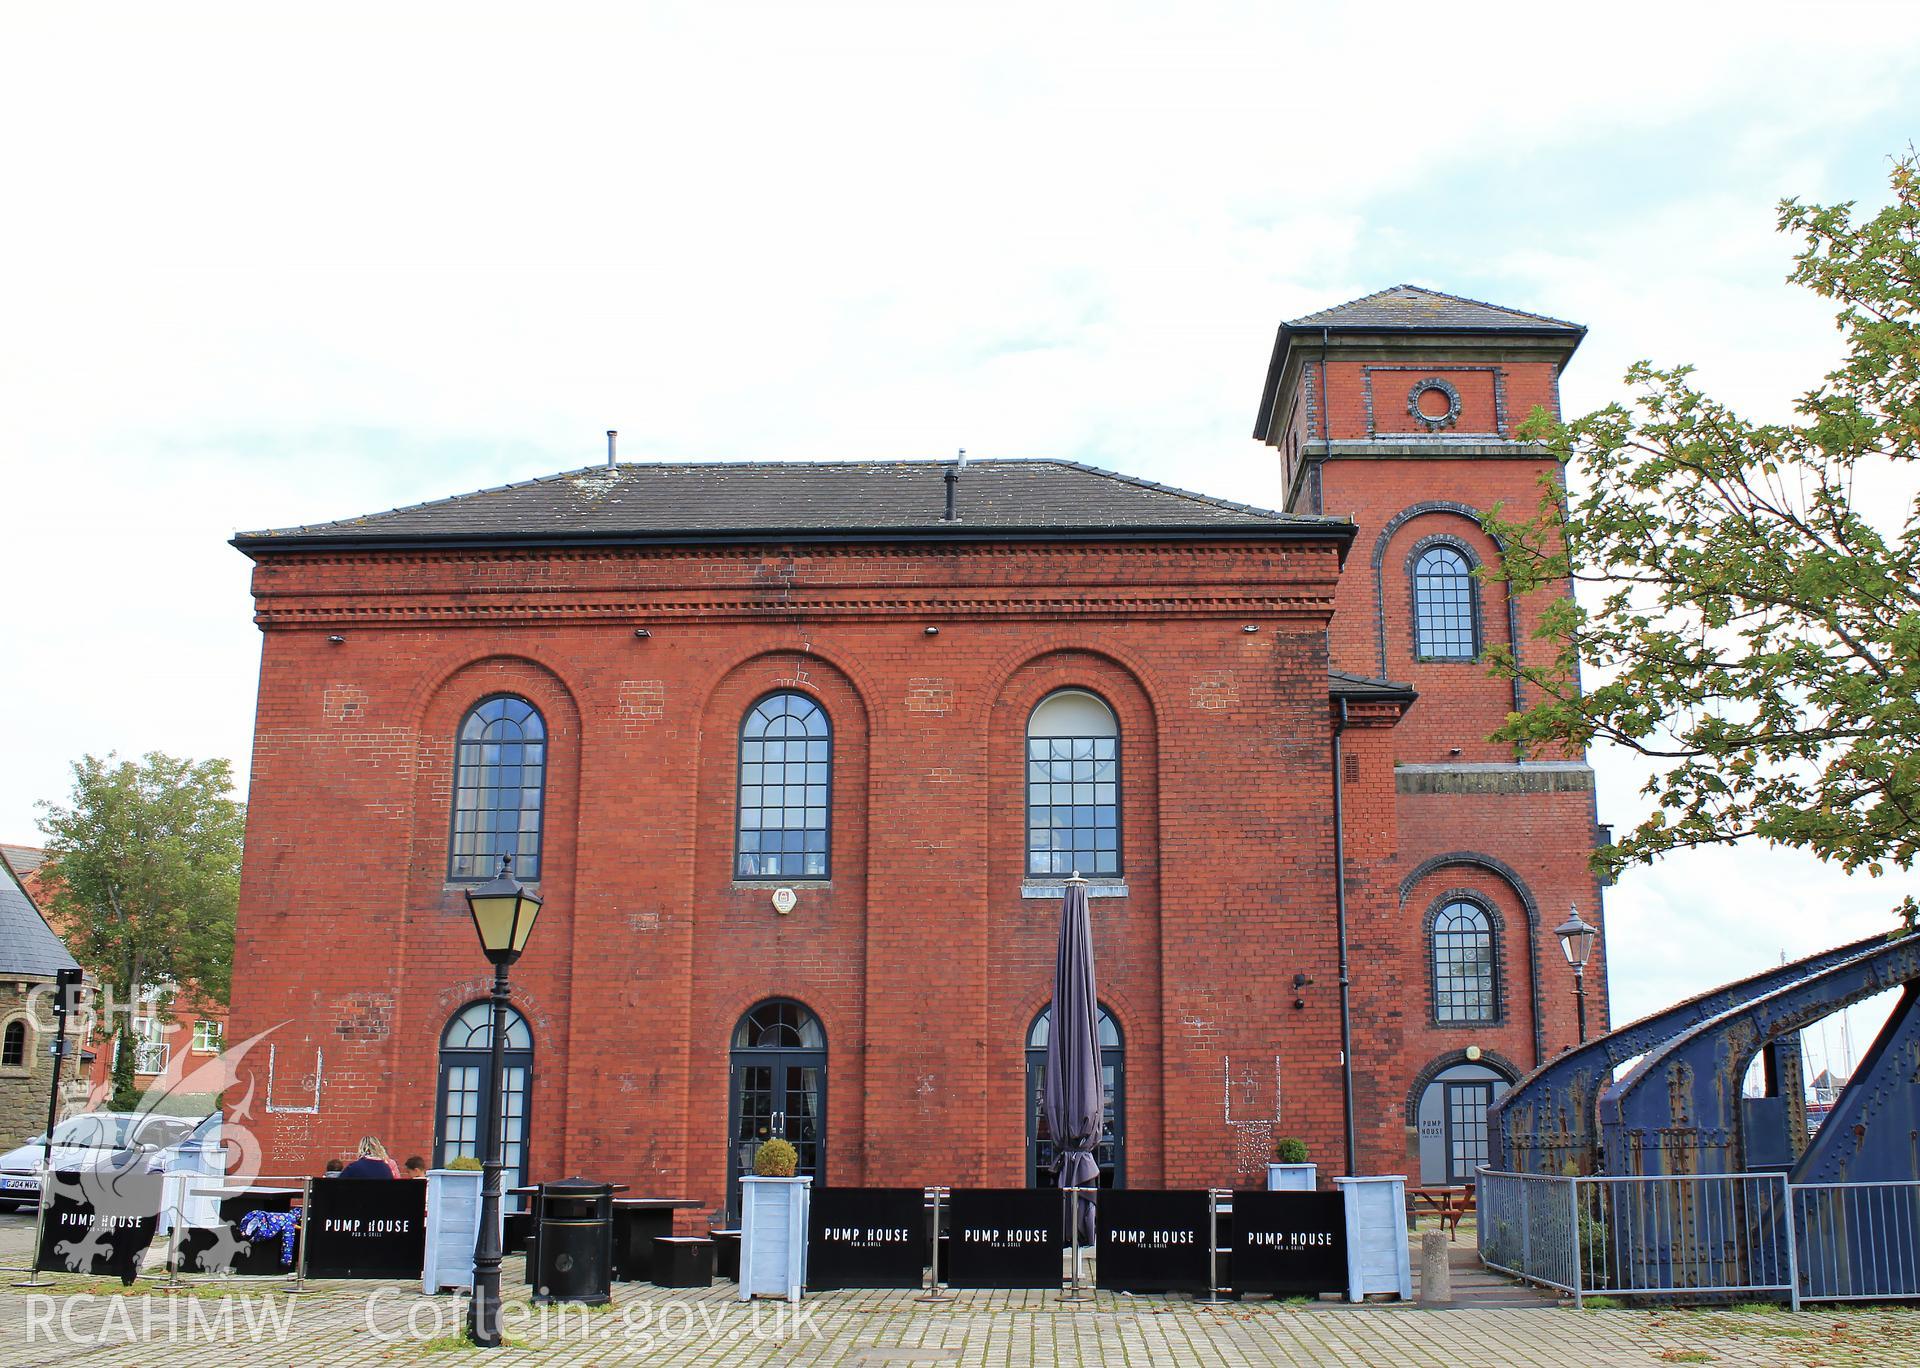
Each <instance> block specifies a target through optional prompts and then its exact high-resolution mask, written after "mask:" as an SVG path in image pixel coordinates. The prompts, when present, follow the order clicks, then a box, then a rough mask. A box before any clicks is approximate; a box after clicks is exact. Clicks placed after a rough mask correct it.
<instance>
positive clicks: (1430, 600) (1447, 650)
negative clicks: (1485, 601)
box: [1413, 542, 1480, 660]
mask: <svg viewBox="0 0 1920 1368" xmlns="http://www.w3.org/2000/svg"><path fill="white" fill-rule="evenodd" d="M1413 649H1414V654H1415V655H1416V656H1418V657H1419V658H1420V659H1422V660H1473V659H1475V658H1476V657H1478V656H1479V654H1480V615H1479V613H1478V611H1477V605H1476V604H1475V602H1474V592H1473V567H1472V566H1471V565H1470V564H1469V563H1468V561H1467V557H1466V555H1465V554H1464V553H1463V552H1462V551H1461V550H1460V548H1459V547H1457V546H1453V545H1449V544H1447V543H1444V542H1443V543H1441V544H1439V545H1437V546H1429V547H1428V548H1427V549H1426V550H1424V551H1421V552H1420V553H1419V554H1418V555H1416V556H1415V557H1414V561H1413Z"/></svg>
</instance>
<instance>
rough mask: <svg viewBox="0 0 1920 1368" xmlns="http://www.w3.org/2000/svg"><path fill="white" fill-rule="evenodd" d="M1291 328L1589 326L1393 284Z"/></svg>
mask: <svg viewBox="0 0 1920 1368" xmlns="http://www.w3.org/2000/svg"><path fill="white" fill-rule="evenodd" d="M1287 327H1289V328H1294V329H1307V328H1369V329H1370V328H1392V329H1402V328H1419V329H1422V330H1427V331H1434V332H1564V333H1571V334H1574V335H1578V334H1581V333H1584V332H1585V331H1586V329H1585V328H1583V327H1581V326H1580V325H1579V324H1578V323H1569V322H1567V320H1566V319H1564V318H1549V317H1548V316H1547V315H1545V314H1537V313H1528V312H1526V311H1525V310H1523V309H1509V308H1505V307H1503V306H1501V305H1499V304H1488V303H1486V302H1484V301H1483V300H1478V299H1467V298H1465V297H1464V296H1461V295H1451V294H1443V293H1442V292H1441V291H1439V290H1429V289H1427V288H1425V287H1424V286H1420V285H1390V286H1388V287H1387V288H1386V289H1384V290H1375V291H1374V292H1373V293H1372V294H1370V295H1361V296H1360V298H1358V299H1350V300H1348V301H1347V302H1346V303H1345V304H1336V305H1334V306H1333V307H1332V308H1330V309H1321V310H1320V311H1319V312H1318V313H1310V314H1307V315H1306V316H1305V317H1303V318H1290V319H1288V320H1287Z"/></svg>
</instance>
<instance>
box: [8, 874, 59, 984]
mask: <svg viewBox="0 0 1920 1368" xmlns="http://www.w3.org/2000/svg"><path fill="white" fill-rule="evenodd" d="M9 849H18V847H10V848H9ZM0 863H4V862H0ZM75 967H76V962H75V960H74V958H73V956H72V955H70V954H68V953H67V947H66V946H64V945H62V944H61V943H60V938H59V937H58V936H56V935H54V934H53V928H52V927H50V926H48V925H47V919H46V918H45V917H43V916H41V915H40V909H39V908H37V907H35V906H34V905H33V899H32V898H29V897H28V896H27V891H26V890H25V889H24V888H22V887H20V882H19V880H18V879H16V878H15V877H14V875H13V872H12V870H11V869H10V868H5V869H0V977H4V976H6V975H8V974H31V975H38V976H41V977H45V978H52V977H53V976H54V974H55V973H57V972H58V971H59V970H61V969H72V968H75Z"/></svg>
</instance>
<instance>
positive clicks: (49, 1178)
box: [40, 968, 86, 1186]
mask: <svg viewBox="0 0 1920 1368" xmlns="http://www.w3.org/2000/svg"><path fill="white" fill-rule="evenodd" d="M85 976H86V974H85V971H84V970H82V969H78V968H73V969H61V970H59V971H58V972H57V973H56V974H55V975H54V980H53V1021H54V1032H53V1087H52V1089H51V1090H50V1091H49V1092H48V1094H47V1138H46V1141H45V1146H44V1148H43V1150H42V1152H41V1160H40V1163H41V1167H42V1168H44V1169H46V1173H45V1174H44V1175H43V1176H42V1177H41V1179H40V1181H41V1182H42V1183H44V1184H47V1185H48V1186H51V1185H52V1182H53V1127H54V1124H55V1123H56V1122H58V1121H59V1120H60V1066H61V1065H62V1064H64V1063H66V1060H67V1017H68V1016H69V1015H70V1014H71V1013H73V1012H75V1011H78V1010H79V995H80V984H81V982H82V980H83V979H84V978H85Z"/></svg>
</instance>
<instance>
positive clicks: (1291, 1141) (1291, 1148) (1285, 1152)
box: [1273, 1135, 1307, 1164]
mask: <svg viewBox="0 0 1920 1368" xmlns="http://www.w3.org/2000/svg"><path fill="white" fill-rule="evenodd" d="M1273 1157H1274V1158H1275V1159H1277V1160H1279V1161H1280V1162H1281V1163H1283V1164H1304V1163H1306V1162H1307V1142H1306V1141H1304V1140H1302V1139H1301V1138H1300V1137H1299V1136H1297V1135H1289V1136H1287V1137H1286V1138H1285V1139H1284V1140H1282V1141H1280V1143H1279V1144H1277V1145H1275V1146H1274V1147H1273Z"/></svg>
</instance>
